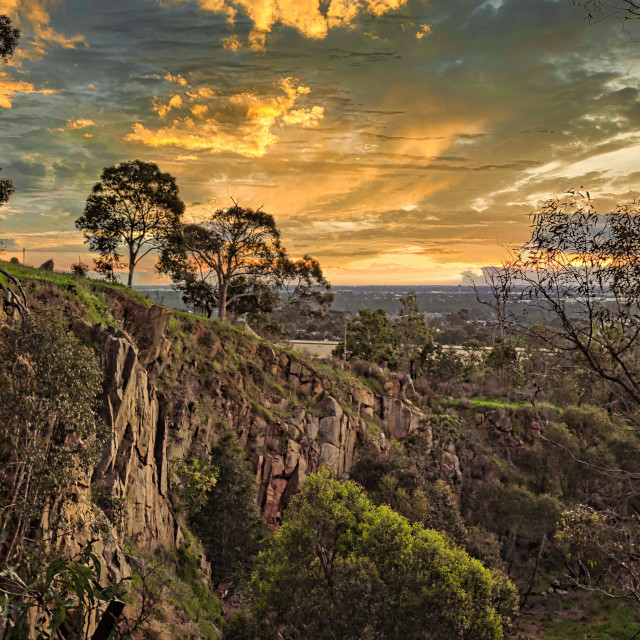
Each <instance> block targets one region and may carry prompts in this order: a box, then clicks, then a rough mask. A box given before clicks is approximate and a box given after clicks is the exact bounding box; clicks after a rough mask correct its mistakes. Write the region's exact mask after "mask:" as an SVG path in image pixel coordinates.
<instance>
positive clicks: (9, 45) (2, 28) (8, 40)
mask: <svg viewBox="0 0 640 640" xmlns="http://www.w3.org/2000/svg"><path fill="white" fill-rule="evenodd" d="M19 40H20V29H18V28H17V27H14V26H13V22H11V18H9V16H4V15H0V59H2V60H4V61H5V62H6V61H7V60H8V59H9V58H10V57H11V56H12V55H13V53H14V51H15V50H16V47H17V46H18V41H19Z"/></svg>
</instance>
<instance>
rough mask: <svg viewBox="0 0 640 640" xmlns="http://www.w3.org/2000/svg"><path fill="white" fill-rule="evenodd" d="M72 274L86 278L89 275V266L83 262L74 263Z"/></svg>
mask: <svg viewBox="0 0 640 640" xmlns="http://www.w3.org/2000/svg"><path fill="white" fill-rule="evenodd" d="M71 273H72V274H73V275H74V276H79V277H81V278H84V277H85V276H86V275H87V273H89V265H88V264H86V263H84V262H82V260H78V262H74V263H73V264H72V265H71Z"/></svg>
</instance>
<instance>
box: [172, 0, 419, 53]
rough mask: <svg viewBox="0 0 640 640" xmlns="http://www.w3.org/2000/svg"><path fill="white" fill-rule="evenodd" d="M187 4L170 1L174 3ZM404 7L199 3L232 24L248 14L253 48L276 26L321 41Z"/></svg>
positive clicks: (353, 0)
mask: <svg viewBox="0 0 640 640" xmlns="http://www.w3.org/2000/svg"><path fill="white" fill-rule="evenodd" d="M160 1H162V0H160ZM189 1H190V0H173V2H174V3H184V2H189ZM321 4H322V5H323V7H322V10H321ZM406 4H407V0H329V2H328V3H327V2H322V3H321V2H320V0H198V5H199V6H200V8H201V9H203V10H205V11H212V12H215V13H221V14H223V15H226V16H227V17H228V19H229V22H231V23H233V22H234V20H235V18H236V16H237V14H238V12H239V11H241V12H242V13H244V14H245V15H247V16H248V17H249V19H250V20H251V21H252V22H253V31H252V34H251V36H250V38H249V42H250V45H251V47H252V48H254V49H260V48H263V47H264V39H265V34H266V33H269V32H270V31H271V29H272V27H273V26H274V25H275V24H278V23H279V24H283V25H285V26H288V27H293V28H294V29H297V30H298V31H299V32H300V33H302V34H303V35H304V36H306V37H307V38H313V39H321V38H324V37H325V36H326V35H327V32H328V31H329V29H331V28H334V27H351V26H353V21H354V20H355V19H356V18H357V17H358V16H359V15H361V14H365V13H369V14H373V15H375V16H381V15H383V14H385V13H388V12H390V11H396V10H398V9H400V8H401V7H403V6H405V5H406ZM225 42H226V44H224V46H226V47H227V48H230V49H234V48H239V45H240V43H239V41H238V40H237V39H236V38H234V37H231V38H227V39H226V41H225Z"/></svg>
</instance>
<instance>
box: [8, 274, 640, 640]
mask: <svg viewBox="0 0 640 640" xmlns="http://www.w3.org/2000/svg"><path fill="white" fill-rule="evenodd" d="M2 266H3V267H4V268H7V269H10V270H11V272H12V273H14V274H15V275H16V276H18V277H19V278H20V279H21V281H22V282H23V286H24V288H25V292H26V294H27V297H28V300H29V305H30V309H31V315H32V316H34V317H37V318H38V322H42V323H47V322H50V318H51V314H52V313H59V314H61V315H62V316H63V318H64V323H65V327H66V328H67V329H68V331H70V332H71V333H72V335H73V336H74V337H75V338H76V339H77V340H78V341H80V342H81V343H82V344H83V345H85V346H86V347H88V348H89V349H91V350H92V351H93V352H94V353H95V354H96V356H97V358H99V362H100V369H101V371H102V374H103V384H102V392H101V393H100V394H99V398H98V409H97V412H98V414H99V415H100V417H101V419H102V420H103V421H104V423H105V424H106V427H107V433H108V434H110V435H109V436H108V437H107V438H106V440H105V446H104V447H103V449H102V452H101V455H100V456H99V459H98V460H97V462H96V463H95V464H92V465H91V467H90V468H89V469H88V470H87V472H86V473H78V474H77V475H76V476H75V477H74V479H73V483H72V488H71V490H69V491H67V492H65V494H64V495H62V496H52V497H51V498H52V500H51V508H50V509H48V510H46V517H43V518H42V520H41V522H40V526H39V535H41V536H42V538H43V539H46V540H49V544H50V545H51V547H54V548H55V547H61V548H64V549H65V550H66V552H67V553H69V554H72V553H74V552H77V551H78V550H80V549H81V548H82V547H83V546H85V545H87V544H88V543H89V542H90V541H91V540H96V539H98V542H96V543H95V544H94V550H95V551H96V553H97V555H98V557H99V559H100V563H101V566H102V579H103V581H109V582H117V581H118V580H120V579H122V578H130V577H131V578H133V579H132V580H131V586H132V587H133V588H132V589H131V595H130V596H129V609H130V613H131V614H132V615H133V613H135V612H136V611H139V610H140V609H141V608H143V606H148V607H150V608H149V611H150V613H149V616H148V620H145V621H144V625H141V626H140V628H139V629H138V630H137V631H136V633H138V634H140V635H138V636H134V637H150V638H151V637H154V638H173V637H176V638H177V637H180V638H201V637H206V638H215V637H221V634H222V629H223V628H224V624H225V622H224V617H227V618H228V615H229V614H231V613H232V612H233V611H235V610H236V608H237V607H238V606H240V601H239V600H238V597H239V593H237V591H236V587H238V585H239V584H240V583H241V573H242V572H241V571H239V570H236V569H235V566H234V565H233V563H234V562H237V563H239V564H243V562H244V560H238V559H237V558H238V557H240V555H241V554H243V553H246V554H249V552H250V546H251V545H250V544H249V543H248V542H247V543H246V546H243V545H244V544H245V543H244V542H243V541H242V540H239V541H238V543H237V545H236V546H237V547H238V549H239V550H240V551H236V552H231V551H230V552H229V555H227V556H224V557H218V556H217V555H216V551H215V549H213V550H212V549H211V546H207V540H208V538H207V536H208V532H207V527H210V528H211V527H213V529H217V528H219V529H220V530H221V531H222V530H224V528H225V527H226V526H228V527H231V525H230V524H227V523H226V521H216V522H214V523H213V524H212V522H211V521H208V524H207V521H204V520H202V519H200V520H199V518H200V516H197V515H194V514H195V513H196V511H197V510H196V509H195V508H194V509H193V512H194V514H192V513H191V512H190V509H192V507H193V504H194V501H197V500H199V499H201V498H202V495H204V493H206V492H207V491H208V490H211V500H212V501H213V503H214V506H215V500H216V491H221V492H222V491H224V486H223V475H222V474H220V475H219V476H218V478H217V485H216V486H215V487H214V486H213V484H214V483H211V486H209V487H207V486H205V487H204V489H203V488H202V486H200V485H198V484H197V482H196V483H195V486H196V489H197V491H196V493H197V494H198V495H196V496H195V498H194V496H193V495H191V494H190V493H189V491H190V489H191V488H193V484H190V482H191V481H192V480H193V479H194V478H195V479H196V480H199V479H201V478H202V477H203V476H204V475H206V473H205V471H206V469H204V468H203V467H201V466H198V465H199V464H200V463H199V462H198V461H202V460H209V461H211V460H213V461H216V462H215V464H216V465H217V467H218V470H220V469H223V468H224V466H223V465H224V464H226V463H225V462H224V461H225V460H227V461H228V460H231V459H232V458H233V461H234V464H237V465H238V466H237V467H233V469H234V471H233V474H235V475H236V476H237V477H249V478H250V479H251V478H253V479H254V482H255V489H254V488H253V487H250V488H245V489H243V491H244V492H245V493H242V494H241V493H237V494H234V495H235V497H234V498H233V499H234V500H236V502H237V501H239V500H245V501H247V498H246V496H250V497H251V496H253V498H254V499H255V504H257V507H258V510H259V512H260V514H261V516H262V519H263V520H264V522H266V524H267V526H268V527H269V529H271V530H277V529H278V528H279V526H280V523H281V520H282V514H283V513H284V512H285V511H286V509H287V506H288V505H289V503H290V501H291V499H292V498H293V497H294V496H295V495H296V494H298V493H299V492H300V491H301V489H302V488H303V486H304V485H305V481H306V479H307V477H308V476H309V475H310V474H314V473H316V472H318V471H319V470H320V468H321V467H322V466H323V465H324V466H328V467H329V468H330V469H332V470H333V472H335V474H336V475H337V477H339V478H348V477H352V478H354V479H356V480H357V481H358V482H360V483H361V484H362V485H363V486H364V488H365V489H366V490H367V491H368V493H369V495H370V496H371V499H372V500H373V501H374V502H376V503H380V504H389V505H390V506H391V507H392V508H394V509H396V510H397V511H399V512H401V513H403V515H405V516H406V517H407V518H409V520H410V521H420V522H424V523H425V526H427V527H429V528H434V529H437V530H439V531H441V532H443V533H445V534H446V535H447V536H448V537H449V538H451V539H452V540H454V541H455V543H456V544H458V545H459V546H461V547H463V548H465V549H466V550H467V552H468V553H469V554H470V555H471V556H473V557H476V558H479V559H480V560H481V561H482V562H483V563H484V564H485V565H487V566H490V567H493V568H495V569H496V570H505V571H507V572H508V573H509V576H510V577H511V579H512V580H513V581H514V582H515V584H516V586H517V587H518V589H519V591H520V594H521V596H522V597H523V598H524V596H525V595H526V596H527V598H526V600H527V602H526V608H525V614H526V615H525V620H524V622H523V627H522V628H523V631H524V632H525V634H526V637H529V638H574V637H575V638H579V637H580V638H582V637H584V636H583V635H580V634H583V633H584V632H585V630H586V629H590V630H591V631H590V632H591V633H592V635H591V636H590V637H594V638H606V637H610V636H611V635H613V636H614V637H626V636H623V635H615V634H616V633H620V634H623V633H628V632H632V631H633V628H634V627H633V618H634V613H633V609H632V608H631V607H630V605H627V604H625V603H624V602H623V603H622V604H618V601H613V602H607V601H601V600H599V599H597V598H591V599H585V598H584V597H583V596H582V595H581V593H580V592H579V591H573V590H572V591H571V592H570V593H569V592H568V589H567V586H566V580H565V579H564V578H563V572H564V570H565V567H564V564H563V563H564V560H563V558H562V556H561V554H560V551H559V550H558V548H557V547H556V546H555V545H554V543H553V535H554V529H555V526H556V522H557V521H558V520H559V519H560V518H561V516H562V512H563V509H564V508H565V507H566V506H567V505H571V504H573V503H574V502H578V501H579V500H580V499H581V498H582V497H583V496H584V494H585V493H586V492H589V493H590V495H594V494H595V495H599V496H600V497H601V499H602V500H603V501H604V500H606V499H607V496H608V495H609V493H610V492H611V485H612V484H615V482H616V480H615V479H612V478H609V477H607V476H606V474H605V475H602V474H597V473H594V472H593V470H589V469H586V470H585V469H584V468H583V467H582V466H581V465H580V464H578V463H577V462H576V459H577V458H583V457H585V456H587V457H588V456H590V455H593V456H595V455H596V453H597V452H596V449H598V451H600V452H602V451H603V450H605V453H606V456H607V458H608V459H610V460H611V465H610V466H613V465H614V464H615V465H621V466H625V465H627V466H630V465H632V464H633V462H632V460H631V458H632V457H633V456H632V454H633V453H635V452H637V451H638V448H639V447H638V441H637V438H636V437H635V435H633V434H632V433H631V432H628V431H625V430H624V429H622V430H618V431H615V432H613V431H612V430H611V427H612V425H611V423H610V421H609V419H608V418H607V417H606V415H604V414H603V413H602V412H599V411H597V410H592V409H589V408H585V407H582V408H579V409H578V408H571V407H562V406H556V405H552V404H549V405H545V406H544V407H543V409H542V413H543V415H542V418H541V417H540V416H534V415H533V413H532V411H531V408H530V407H528V406H527V405H526V404H525V403H522V402H514V401H511V400H509V399H504V398H502V399H500V398H497V399H496V398H494V399H489V398H468V397H464V394H462V395H461V396H460V397H455V396H453V395H443V394H440V395H434V394H419V393H417V392H416V391H415V389H414V387H413V383H412V381H411V379H410V378H409V377H408V376H401V375H395V374H389V373H388V372H385V371H383V370H382V369H380V368H366V367H360V368H359V371H360V373H359V374H358V373H355V372H354V371H348V370H344V369H343V368H341V365H340V364H339V363H333V364H332V363H328V362H320V361H312V360H309V359H307V358H305V357H303V356H302V355H300V354H298V353H296V352H292V351H287V350H284V349H282V348H278V347H275V346H274V345H272V344H269V343H268V342H265V341H263V340H260V339H256V338H253V337H251V336H249V335H247V334H246V333H244V332H243V331H242V330H241V329H238V328H235V327H233V326H230V325H223V324H220V323H218V322H216V321H210V320H206V319H204V318H199V317H195V316H192V315H189V314H184V313H180V312H177V311H173V310H169V309H166V308H164V307H161V306H157V305H152V304H150V303H149V302H148V301H147V300H146V299H145V298H144V297H142V296H140V295H139V294H136V293H134V292H131V291H129V290H127V289H125V288H123V287H119V286H114V285H107V284H104V283H99V282H94V281H90V280H87V279H82V278H74V277H72V276H67V275H64V274H56V273H49V272H44V271H39V270H32V269H28V268H23V267H19V266H16V265H7V264H5V263H3V265H2ZM0 320H2V319H0ZM5 320H6V319H5ZM567 425H568V426H567ZM542 433H546V436H547V437H548V438H547V440H546V441H543V440H541V439H540V435H541V434H542ZM225 438H226V440H225ZM229 438H231V440H229ZM549 441H556V442H561V443H562V444H563V446H564V447H565V448H566V449H567V450H569V451H570V454H571V455H567V454H566V453H565V452H564V451H563V450H562V449H560V448H558V447H556V446H554V445H553V444H549ZM225 442H230V443H231V444H224V443H225ZM221 443H222V444H221ZM236 444H237V445H239V446H240V447H241V448H242V449H243V450H244V452H245V454H246V460H244V459H240V458H238V456H235V457H233V455H235V454H233V455H232V454H231V453H228V452H230V451H231V452H233V451H234V446H236ZM223 445H224V447H227V451H226V452H225V450H224V447H223ZM220 451H223V455H222V457H220ZM598 455H599V454H598ZM216 456H218V457H216ZM225 456H226V458H225ZM241 458H242V456H241ZM590 459H594V460H595V459H596V458H593V457H592V458H590ZM221 460H222V462H220V461H221ZM243 465H244V466H243ZM625 468H626V467H625ZM243 474H244V475H243ZM205 484H206V482H205ZM249 484H253V481H252V482H249ZM234 490H235V488H234ZM252 491H255V493H252ZM198 492H199V493H198ZM201 494H202V495H201ZM220 495H222V494H220ZM220 499H221V500H222V498H220ZM249 502H250V500H249ZM245 507H246V514H249V515H246V518H248V519H250V517H251V516H250V513H251V508H252V506H251V505H250V504H247V505H245ZM198 508H201V505H198ZM243 508H244V507H243ZM204 511H205V512H206V509H205V510H204ZM214 512H215V510H214ZM200 513H202V512H201V511H200ZM215 513H217V512H215ZM225 513H226V512H225ZM229 513H231V511H229ZM58 516H62V520H64V522H65V528H64V529H63V530H60V529H55V530H53V528H52V527H51V526H50V523H53V522H58V521H59V520H60V518H59V517H58ZM247 521H248V520H247ZM256 522H257V521H256ZM240 524H242V523H240ZM234 526H240V525H238V524H237V523H236V524H234ZM252 526H253V525H252ZM258 526H259V525H258V524H255V527H256V528H257V527H258ZM238 531H240V529H238V528H236V529H232V528H229V532H230V533H229V535H231V536H233V535H237V532H238ZM69 532H72V533H71V534H69ZM247 535H248V534H247ZM234 553H235V554H236V555H234ZM239 554H240V555H239ZM245 560H246V559H245ZM212 562H213V568H212V564H211V563H212ZM220 567H223V568H224V569H220ZM230 567H231V568H230ZM156 583H162V584H163V588H160V587H158V586H156V589H155V592H154V593H155V595H154V596H153V598H151V597H150V596H149V597H148V598H147V600H149V601H151V600H153V607H151V606H150V605H149V602H146V601H145V599H144V598H145V593H146V592H148V593H151V592H152V591H153V589H152V587H150V586H149V585H150V584H151V585H153V584H156ZM140 585H142V587H141V586H140ZM145 589H146V592H145ZM148 593H147V595H148ZM145 602H146V604H145ZM532 605H533V609H531V606H532ZM151 609H153V613H151ZM558 611H560V613H558ZM527 612H529V613H527ZM527 616H528V618H527ZM551 618H553V620H551ZM598 634H600V635H598ZM607 634H609V635H607ZM628 635H629V637H630V636H632V635H633V634H632V633H628Z"/></svg>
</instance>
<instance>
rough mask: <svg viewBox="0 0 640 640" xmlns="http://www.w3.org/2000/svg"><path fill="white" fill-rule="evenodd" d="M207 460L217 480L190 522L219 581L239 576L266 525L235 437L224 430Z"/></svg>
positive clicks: (256, 548)
mask: <svg viewBox="0 0 640 640" xmlns="http://www.w3.org/2000/svg"><path fill="white" fill-rule="evenodd" d="M210 459H211V462H212V464H214V465H215V466H216V468H217V470H218V473H217V483H216V486H215V488H214V489H213V490H212V491H210V492H209V493H208V494H207V499H206V502H205V503H204V505H203V508H202V509H201V510H199V511H198V512H197V513H196V514H193V515H192V522H193V526H194V529H195V531H196V532H197V534H198V536H199V538H200V541H201V542H202V544H203V546H204V548H205V552H206V554H207V558H208V559H209V562H210V563H211V570H212V574H213V580H214V582H215V583H216V584H219V583H220V582H222V581H226V580H230V579H234V578H237V577H241V576H242V574H243V573H244V572H245V570H246V569H247V567H248V566H249V565H250V563H251V562H252V560H253V558H254V557H255V556H256V555H257V552H258V545H259V543H260V541H261V539H262V538H263V537H264V536H265V535H266V526H265V524H264V521H263V520H262V517H261V515H260V512H259V510H258V508H257V506H256V501H257V490H256V483H255V475H254V473H253V470H252V468H251V465H250V463H249V461H248V460H247V457H246V454H245V452H244V450H243V448H242V446H241V445H240V443H239V442H238V439H237V436H236V435H235V434H233V433H232V432H225V433H223V434H222V435H221V436H220V437H219V438H218V440H217V441H216V442H215V443H214V444H213V446H212V447H211V457H210Z"/></svg>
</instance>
